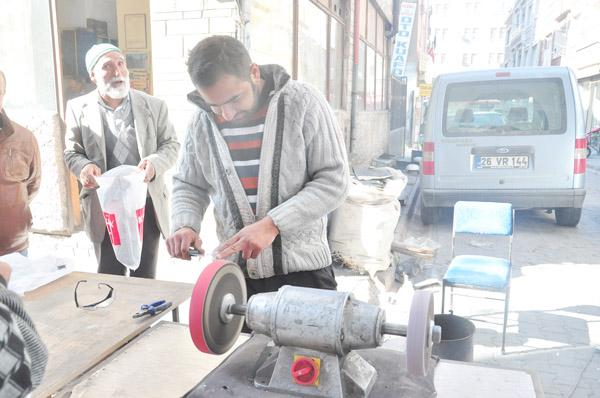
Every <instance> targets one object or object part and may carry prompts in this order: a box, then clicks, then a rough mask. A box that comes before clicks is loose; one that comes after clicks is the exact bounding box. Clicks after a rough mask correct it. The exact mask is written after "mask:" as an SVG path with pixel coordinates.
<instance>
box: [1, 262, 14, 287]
mask: <svg viewBox="0 0 600 398" xmlns="http://www.w3.org/2000/svg"><path fill="white" fill-rule="evenodd" d="M11 273H12V268H11V266H10V265H8V263H5V262H3V261H0V275H1V276H2V277H3V278H4V280H5V281H6V283H8V281H9V280H10V274H11Z"/></svg>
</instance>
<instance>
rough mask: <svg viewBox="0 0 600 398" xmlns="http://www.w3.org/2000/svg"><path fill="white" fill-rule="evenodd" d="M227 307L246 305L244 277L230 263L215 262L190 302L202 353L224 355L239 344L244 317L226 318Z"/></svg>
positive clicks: (194, 333)
mask: <svg viewBox="0 0 600 398" xmlns="http://www.w3.org/2000/svg"><path fill="white" fill-rule="evenodd" d="M227 304H241V305H244V304H246V282H245V280H244V274H243V273H242V270H241V269H240V267H239V266H238V265H237V264H234V263H232V262H230V261H226V260H217V261H213V262H212V263H210V264H209V265H208V266H207V267H206V268H204V270H203V271H202V273H201V274H200V276H199V277H198V281H197V282H196V285H195V286H194V291H193V292H192V298H191V302H190V334H191V335H192V340H193V341H194V345H195V346H196V348H198V350H200V351H202V352H205V353H207V354H223V353H224V352H226V351H227V350H229V349H230V348H231V347H232V346H233V344H234V343H235V341H236V340H237V338H238V336H239V335H240V332H241V330H242V326H243V324H244V317H242V316H238V315H230V314H226V313H225V312H224V309H225V308H226V306H227Z"/></svg>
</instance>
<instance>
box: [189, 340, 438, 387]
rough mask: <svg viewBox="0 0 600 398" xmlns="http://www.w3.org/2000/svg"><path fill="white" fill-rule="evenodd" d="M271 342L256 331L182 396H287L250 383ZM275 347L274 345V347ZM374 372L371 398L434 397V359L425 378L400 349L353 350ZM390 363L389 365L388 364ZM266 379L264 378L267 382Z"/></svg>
mask: <svg viewBox="0 0 600 398" xmlns="http://www.w3.org/2000/svg"><path fill="white" fill-rule="evenodd" d="M269 342H271V339H269V338H268V337H267V336H264V335H260V334H256V335H253V336H252V337H251V338H250V339H249V340H248V341H246V342H245V343H244V344H242V345H241V346H239V347H238V348H237V349H236V350H235V351H234V352H233V353H232V354H231V355H230V356H229V357H228V358H227V359H226V360H225V361H223V362H222V363H221V365H219V366H218V367H217V368H216V369H214V370H213V371H212V372H211V373H210V374H209V375H208V376H206V377H205V378H204V379H203V380H201V381H199V383H198V385H197V386H196V387H194V389H192V390H191V391H190V392H188V393H187V394H186V395H185V396H186V397H193V398H195V397H211V398H220V397H227V398H231V397H260V398H275V397H277V398H284V397H285V398H289V397H290V394H289V393H281V392H275V391H265V390H263V389H259V388H257V387H256V386H255V385H254V382H253V378H254V376H255V374H256V370H257V367H258V366H259V365H260V364H262V363H263V361H264V358H262V361H261V360H260V359H259V361H261V362H260V363H259V364H257V358H259V357H260V356H261V353H262V352H264V351H265V347H266V346H267V344H268V343H269ZM274 348H275V347H274ZM355 352H356V353H357V354H359V355H360V356H361V357H362V358H363V359H364V360H365V361H367V362H368V363H369V364H371V365H372V366H373V367H374V368H375V369H376V371H377V379H376V381H375V384H374V385H373V387H372V389H371V392H370V394H368V397H371V398H374V397H377V398H398V397H402V398H428V397H432V398H433V397H435V396H436V392H435V388H434V385H433V378H434V371H433V370H434V368H435V363H436V360H434V359H431V360H430V361H431V365H430V366H429V368H430V371H429V373H428V374H427V376H425V377H418V376H413V375H411V374H409V373H408V371H407V370H406V368H404V363H405V356H404V354H403V353H402V352H399V351H394V350H388V349H384V348H374V349H367V350H356V351H355ZM390 364H392V365H390ZM267 382H268V381H267Z"/></svg>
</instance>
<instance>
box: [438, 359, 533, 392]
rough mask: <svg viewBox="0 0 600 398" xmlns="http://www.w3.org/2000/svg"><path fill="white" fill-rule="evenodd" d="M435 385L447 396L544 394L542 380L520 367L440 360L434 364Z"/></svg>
mask: <svg viewBox="0 0 600 398" xmlns="http://www.w3.org/2000/svg"><path fill="white" fill-rule="evenodd" d="M434 383H435V388H436V390H437V392H438V396H440V397H448V398H453V397H456V398H481V397H485V398H535V397H543V396H544V393H543V392H542V389H541V386H540V384H539V381H538V380H537V379H536V378H535V377H534V376H533V375H532V374H530V373H528V372H526V371H524V370H519V369H505V368H498V367H492V366H486V365H482V364H475V363H466V362H457V361H447V360H441V361H440V362H439V363H438V365H437V366H436V368H435V378H434Z"/></svg>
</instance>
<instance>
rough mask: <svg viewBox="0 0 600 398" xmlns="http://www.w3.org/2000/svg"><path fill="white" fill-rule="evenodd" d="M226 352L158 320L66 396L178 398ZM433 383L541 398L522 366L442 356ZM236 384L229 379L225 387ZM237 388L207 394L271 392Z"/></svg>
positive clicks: (466, 394)
mask: <svg viewBox="0 0 600 398" xmlns="http://www.w3.org/2000/svg"><path fill="white" fill-rule="evenodd" d="M246 340H247V336H246V335H241V337H240V339H239V340H238V342H237V343H236V345H239V344H241V343H243V342H245V341H246ZM242 347H243V346H242ZM234 348H235V347H234ZM240 349H241V347H240ZM385 351H389V350H385ZM230 352H231V351H230ZM228 354H229V353H226V354H223V355H220V356H214V355H208V354H203V353H201V352H199V351H197V350H196V348H195V347H194V345H193V343H192V340H191V338H190V336H189V331H188V328H187V326H186V325H181V324H174V323H170V322H161V323H159V324H158V325H157V326H154V327H152V328H151V329H149V330H147V331H146V332H144V334H142V335H141V336H140V337H139V338H137V339H136V340H134V341H133V342H132V343H131V344H128V345H127V346H126V347H125V348H124V349H123V350H121V351H119V352H117V353H115V354H114V355H112V356H111V357H110V358H108V359H107V360H106V361H104V362H102V363H100V364H99V365H98V366H96V368H94V369H93V370H92V371H90V372H88V373H86V374H85V375H83V376H82V377H81V378H79V379H78V380H77V381H76V382H75V383H73V384H71V385H70V386H68V388H66V389H65V393H66V394H67V395H68V394H70V397H71V398H74V397H91V398H95V397H110V396H118V397H123V398H127V397H147V398H152V397H157V398H158V397H161V398H163V397H165V398H167V397H180V396H182V395H183V394H185V393H186V392H188V391H190V390H191V389H192V388H194V386H196V385H197V384H198V383H199V382H200V381H202V380H203V379H204V378H205V377H206V376H207V375H208V374H209V373H210V372H211V371H213V372H217V371H218V370H217V369H215V368H217V367H218V366H219V364H221V363H222V362H223V364H224V363H225V362H224V360H226V359H227V356H228ZM237 365H240V364H239V363H238V364H237ZM242 366H244V367H247V365H242ZM397 366H398V368H402V367H403V365H402V364H398V365H397ZM247 371H251V369H247ZM434 381H435V388H436V390H437V394H438V395H437V396H438V397H441V398H446V397H451V398H455V397H456V398H470V397H472V398H476V397H477V398H480V397H485V398H521V397H522V398H529V397H531V398H533V397H537V398H539V397H543V392H542V390H541V386H540V384H539V381H538V380H537V378H536V377H535V376H534V375H532V374H531V373H529V372H526V371H523V370H516V369H504V368H497V367H490V366H485V365H480V364H475V363H464V362H455V361H446V360H441V361H440V362H439V363H438V365H437V367H436V369H435V375H434ZM235 384H236V383H235V382H231V383H230V384H229V386H234V385H235ZM248 386H249V384H248ZM236 391H237V390H235V388H233V389H231V388H225V389H223V390H222V391H221V392H220V393H217V394H216V395H215V394H212V393H213V392H212V391H211V395H210V396H211V398H213V397H221V396H223V397H231V396H248V394H246V392H248V391H253V394H252V396H255V397H259V396H260V397H262V396H266V395H268V396H271V395H270V394H267V393H266V392H264V391H261V390H253V389H252V388H249V390H248V391H245V390H244V391H242V392H243V393H242V394H241V395H240V394H238V395H236ZM239 392H240V391H237V393H239ZM202 396H204V395H202ZM280 396H285V395H280Z"/></svg>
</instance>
